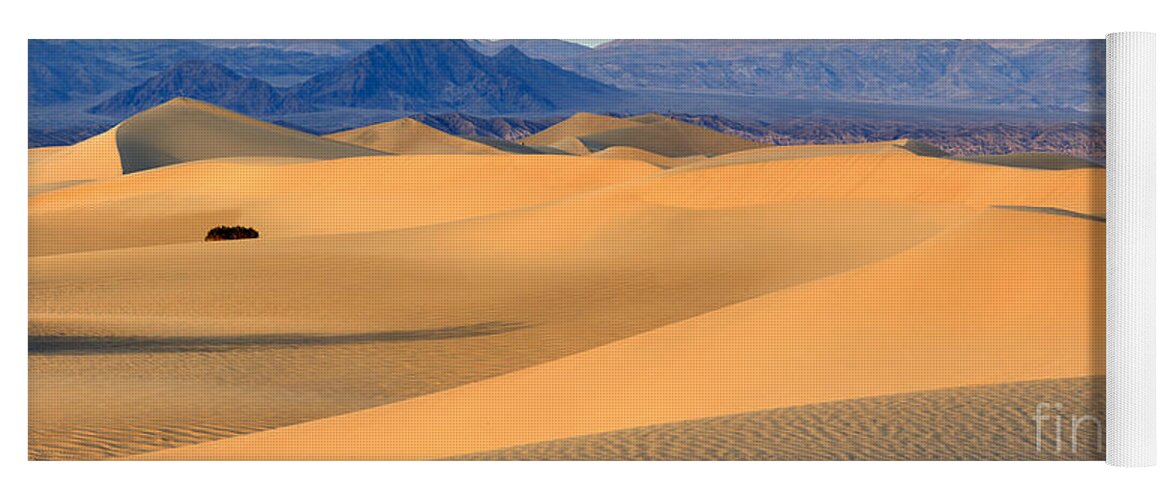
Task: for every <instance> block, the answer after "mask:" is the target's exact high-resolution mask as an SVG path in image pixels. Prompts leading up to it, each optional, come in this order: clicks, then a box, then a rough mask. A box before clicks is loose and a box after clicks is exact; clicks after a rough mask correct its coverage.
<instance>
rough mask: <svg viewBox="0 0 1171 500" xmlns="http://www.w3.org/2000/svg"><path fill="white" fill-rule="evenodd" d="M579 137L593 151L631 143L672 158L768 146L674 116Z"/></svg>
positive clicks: (644, 149) (630, 144) (720, 153)
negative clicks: (673, 118)
mask: <svg viewBox="0 0 1171 500" xmlns="http://www.w3.org/2000/svg"><path fill="white" fill-rule="evenodd" d="M577 139H578V140H579V141H581V143H582V144H584V145H585V146H586V147H587V148H589V149H590V151H601V150H603V149H606V148H609V147H613V146H629V147H633V148H638V149H641V150H643V151H648V152H651V153H654V154H658V155H662V156H668V157H672V158H679V157H685V156H696V155H707V156H716V155H722V154H727V153H731V152H733V151H741V150H745V149H753V148H761V147H765V146H766V145H765V144H761V143H759V142H753V141H750V140H748V139H742V138H740V137H734V136H730V135H725V134H721V133H719V132H716V131H714V130H710V129H707V128H704V127H701V126H699V125H692V124H690V123H684V122H681V121H677V120H671V119H664V120H661V121H654V122H651V123H647V124H638V125H634V126H631V127H627V128H619V129H611V130H606V131H603V132H597V133H593V134H589V135H584V136H580V137H578V138H577Z"/></svg>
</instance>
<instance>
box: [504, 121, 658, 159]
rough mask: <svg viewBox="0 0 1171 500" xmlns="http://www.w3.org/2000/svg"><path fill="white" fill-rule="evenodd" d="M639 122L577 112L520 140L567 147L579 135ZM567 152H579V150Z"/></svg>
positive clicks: (532, 143)
mask: <svg viewBox="0 0 1171 500" xmlns="http://www.w3.org/2000/svg"><path fill="white" fill-rule="evenodd" d="M636 124H637V122H631V121H629V120H624V119H622V118H614V117H611V116H604V115H595V114H592V113H577V114H575V115H573V116H571V117H569V118H567V119H565V120H563V121H561V122H560V123H557V124H556V125H553V126H552V127H549V128H547V129H545V130H542V131H540V132H537V133H536V134H533V135H531V136H529V137H526V138H524V139H521V140H520V141H519V142H520V143H521V144H525V145H534V146H553V147H558V146H559V145H560V146H562V147H565V146H567V145H570V144H572V143H571V142H567V141H574V140H575V139H577V138H578V137H583V136H586V135H590V134H596V133H598V132H604V131H607V130H615V129H620V128H628V127H631V126H632V125H636ZM566 151H567V152H570V153H574V154H579V153H578V151H570V150H569V149H566Z"/></svg>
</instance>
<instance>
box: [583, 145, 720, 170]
mask: <svg viewBox="0 0 1171 500" xmlns="http://www.w3.org/2000/svg"><path fill="white" fill-rule="evenodd" d="M582 147H584V146H582ZM589 155H590V156H591V157H593V158H614V159H623V160H638V161H644V162H647V163H650V164H651V165H655V166H657V167H661V168H664V169H667V168H677V167H680V166H683V165H691V164H694V163H696V162H699V161H703V160H705V159H707V157H706V156H702V155H700V156H686V157H683V158H671V157H667V156H663V155H657V154H654V153H651V152H649V151H643V150H641V149H638V148H631V147H626V146H614V147H609V148H606V149H603V150H601V151H598V152H596V153H590V154H589Z"/></svg>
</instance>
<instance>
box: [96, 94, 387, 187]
mask: <svg viewBox="0 0 1171 500" xmlns="http://www.w3.org/2000/svg"><path fill="white" fill-rule="evenodd" d="M116 130H117V138H118V139H117V142H118V151H119V154H120V155H121V158H122V172H123V173H131V172H138V171H140V170H145V169H149V168H155V167H160V166H164V165H174V164H176V163H184V162H191V161H198V160H209V159H214V158H233V157H286V158H288V157H292V158H314V159H319V160H329V159H335V158H349V157H355V156H372V155H381V154H384V153H381V152H378V151H374V150H370V149H366V148H362V147H357V146H354V145H351V144H344V143H340V142H336V141H331V140H329V139H323V138H321V137H317V136H315V135H310V134H306V133H303V132H298V131H296V130H292V129H287V128H284V127H279V126H276V125H273V124H271V123H267V122H262V121H260V120H255V119H252V118H249V117H247V116H244V115H241V114H239V113H234V112H232V111H228V110H226V109H223V108H219V107H216V106H212V105H210V104H207V103H204V102H200V101H196V100H194V99H186V98H181V97H180V98H176V99H172V100H171V101H168V102H167V103H165V104H162V105H160V106H156V107H154V108H151V109H149V110H146V111H143V112H142V113H139V114H137V115H134V116H132V117H130V118H129V119H127V120H126V121H124V122H122V123H120V124H119V125H118V126H117V128H116Z"/></svg>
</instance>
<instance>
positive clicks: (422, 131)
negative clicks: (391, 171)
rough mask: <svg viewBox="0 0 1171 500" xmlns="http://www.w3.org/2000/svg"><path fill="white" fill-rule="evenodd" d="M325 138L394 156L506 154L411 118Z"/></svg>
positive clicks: (334, 134) (338, 133) (347, 131)
mask: <svg viewBox="0 0 1171 500" xmlns="http://www.w3.org/2000/svg"><path fill="white" fill-rule="evenodd" d="M325 138H327V139H332V140H335V141H338V142H344V143H347V144H353V145H355V146H361V147H364V148H369V149H374V150H378V151H382V152H385V153H394V154H430V155H435V154H503V153H504V152H503V151H501V150H499V149H496V148H494V147H491V146H489V145H487V144H481V143H478V142H475V141H470V140H467V139H462V138H459V137H456V136H453V135H449V134H447V133H444V132H440V131H439V130H436V129H434V128H431V127H428V126H427V125H424V124H422V123H420V122H418V121H417V120H414V119H412V118H403V119H399V120H394V121H391V122H386V123H377V124H374V125H369V126H366V127H361V128H356V129H353V130H346V131H344V132H337V133H333V134H329V135H326V136H325Z"/></svg>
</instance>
